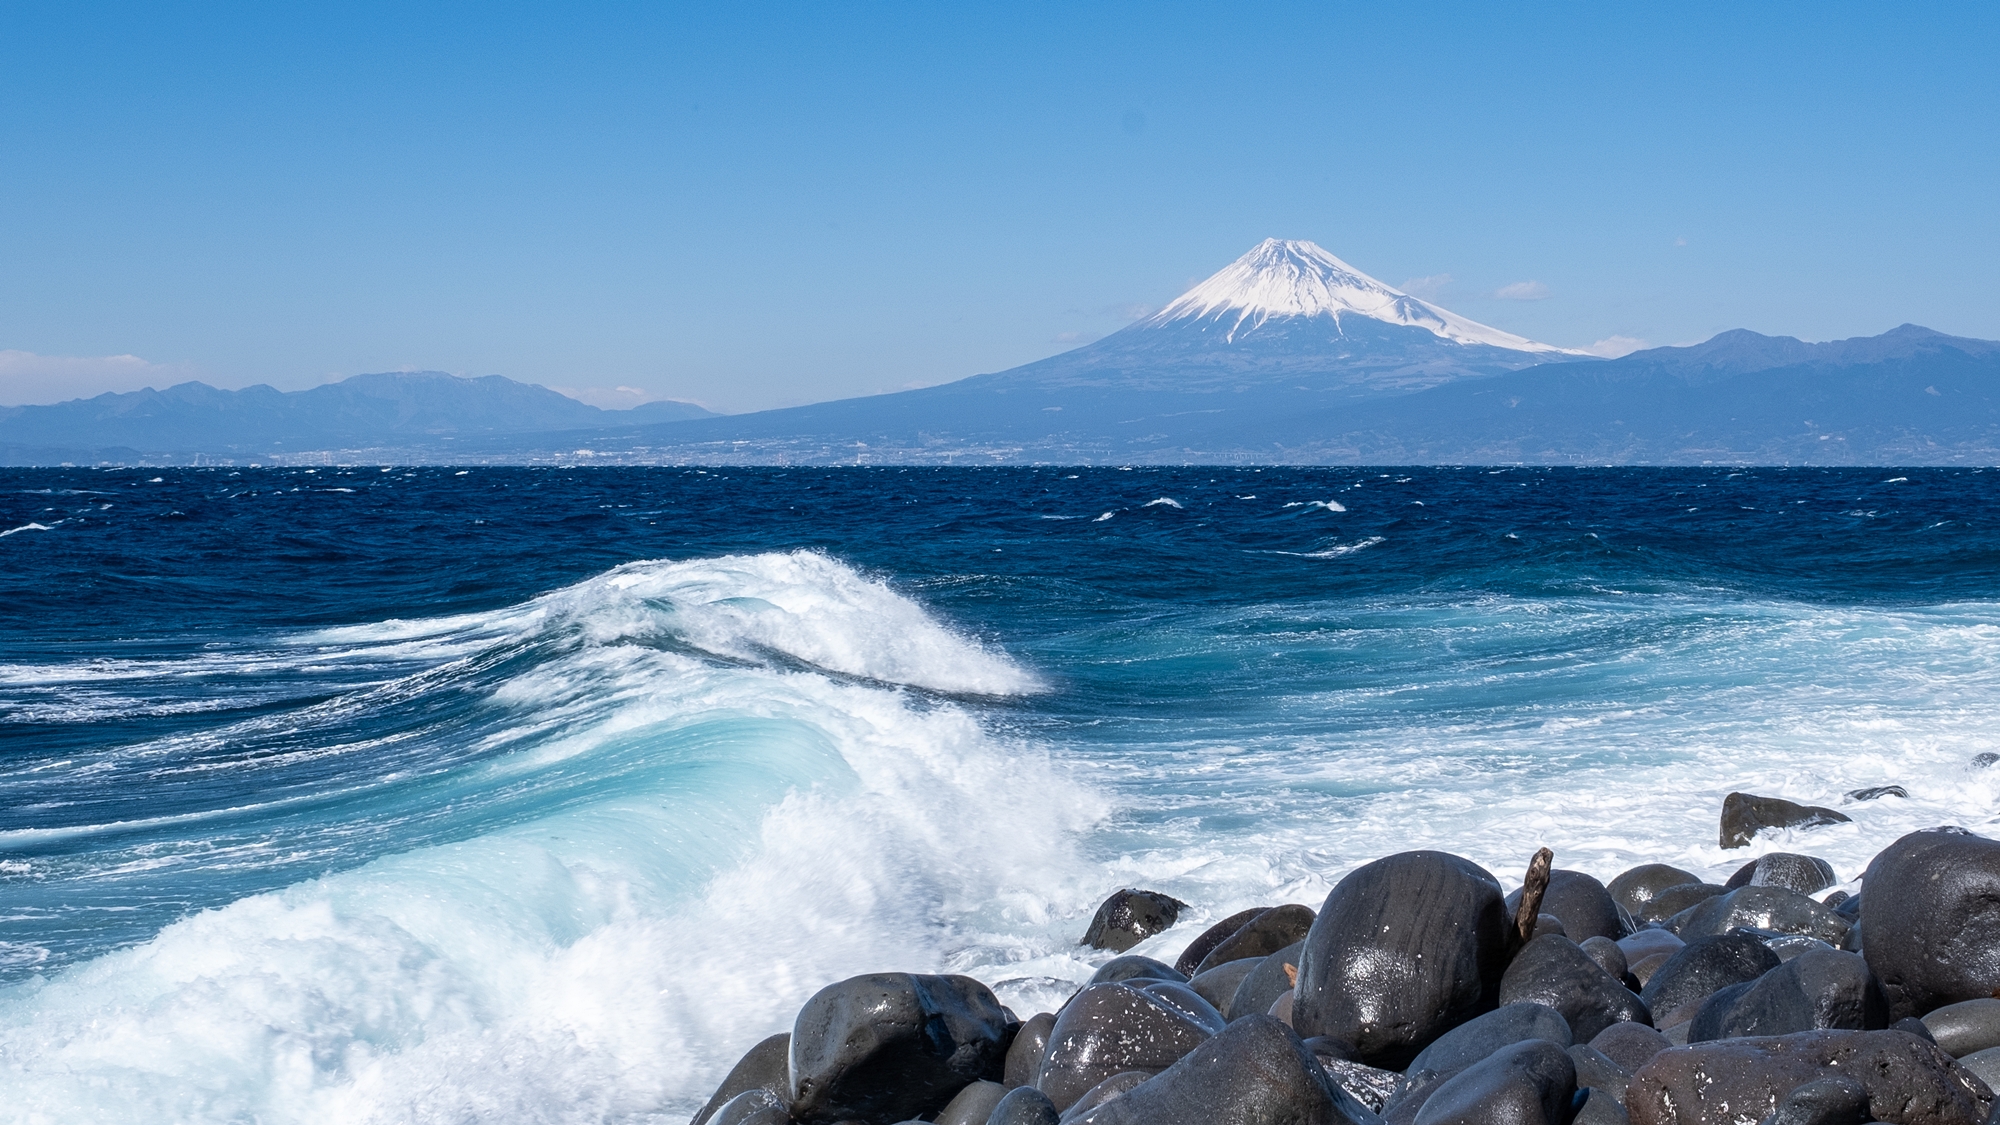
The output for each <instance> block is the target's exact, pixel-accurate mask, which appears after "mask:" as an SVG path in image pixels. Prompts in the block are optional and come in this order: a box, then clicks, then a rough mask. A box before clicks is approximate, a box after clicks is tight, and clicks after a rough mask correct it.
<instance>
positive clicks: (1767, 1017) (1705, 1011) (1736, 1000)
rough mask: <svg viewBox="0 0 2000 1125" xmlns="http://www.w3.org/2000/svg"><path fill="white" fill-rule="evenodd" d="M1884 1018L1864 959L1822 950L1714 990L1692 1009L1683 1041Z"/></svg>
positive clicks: (1874, 1024) (1879, 1022)
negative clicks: (1691, 1023)
mask: <svg viewBox="0 0 2000 1125" xmlns="http://www.w3.org/2000/svg"><path fill="white" fill-rule="evenodd" d="M1738 990H1741V991H1740V992H1739V991H1738ZM1732 993H1734V995H1732ZM1888 1023H1889V1010H1888V1005H1887V1004H1886V1003H1885V1002H1884V1001H1883V999H1882V990H1881V988H1880V987H1879V986H1878V985H1877V984H1876V983H1875V978H1874V976H1873V975H1872V974H1870V973H1869V971H1868V964H1867V962H1865V961H1863V960H1862V959H1861V958H1860V957H1858V956H1856V955H1855V954H1852V953H1839V952H1836V951H1834V950H1823V951H1818V952H1813V953H1805V954H1801V955H1800V956H1798V957H1794V958H1793V959H1791V960H1790V961H1787V962H1785V963H1784V964H1782V965H1780V966H1778V967H1777V968H1775V969H1772V970H1771V971H1770V972H1768V973H1765V974H1764V975H1763V976H1761V977H1758V978H1757V979H1756V980H1754V981H1751V982H1749V983H1747V984H1741V985H1736V986H1732V987H1731V988H1728V989H1723V990H1722V991H1719V992H1717V993H1716V994H1715V995H1714V996H1713V997H1711V998H1710V1001H1709V1002H1708V1003H1705V1004H1703V1005H1702V1008H1701V1011H1700V1012H1699V1013H1697V1014H1696V1016H1695V1019H1694V1025H1693V1026H1692V1027H1691V1028H1689V1030H1688V1042H1689V1043H1698V1042H1703V1041H1706V1040H1710V1039H1729V1038H1736V1037H1740V1036H1746V1035H1792V1034H1795V1033H1797V1032H1801V1031H1817V1030H1822V1029H1829V1028H1842V1029H1846V1030H1850V1031H1861V1030H1878V1029H1880V1028H1883V1027H1885V1026H1887V1025H1888Z"/></svg>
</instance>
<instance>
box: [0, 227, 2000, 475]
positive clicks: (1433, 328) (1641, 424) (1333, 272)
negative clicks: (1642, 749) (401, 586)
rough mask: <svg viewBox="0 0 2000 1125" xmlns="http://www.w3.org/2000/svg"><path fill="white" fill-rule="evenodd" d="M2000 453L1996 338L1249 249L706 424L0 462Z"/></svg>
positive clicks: (156, 449)
mask: <svg viewBox="0 0 2000 1125" xmlns="http://www.w3.org/2000/svg"><path fill="white" fill-rule="evenodd" d="M343 458H345V459H347V460H350V461H361V460H392V461H396V462H399V463H413V462H424V461H431V462H448V463H487V464H505V463H527V464H534V463H552V462H558V463H576V462H584V463H666V464H675V463H707V464H854V463H865V464H1007V463H1057V464H1148V463H1150V464H1184V463H1217V464H1259V463H1263V464H1271V463H1293V464H1317V463H1326V464H1356V463H1359V464H1425V463H1428V464H1481V463H1487V464H1499V463H1506V464H1513V463H1524V462H1525V463H1538V464H1551V463H1552V464H1704V463H1722V464H1796V465H1807V464H1814V465H1840V464H1910V465H1915V464H1974V463H1976V464H2000V343H1996V342H1993V341H1986V340H1973V339H1966V338H1962V337H1955V336H1946V335H1943V334H1941V333H1938V332H1933V331H1931V330H1929V329H1926V328H1919V327H1917V326H1915V325H1904V326H1902V327H1901V328H1897V329H1894V330H1893V331H1890V332H1886V333H1883V334H1882V335H1880V336H1873V337H1865V338H1857V339H1852V340H1840V341H1834V342H1830V343H1821V344H1808V343H1803V342H1801V341H1799V340H1795V339H1792V338H1790V337H1771V336H1762V335H1759V334H1757V333H1755V332H1748V331H1735V332H1725V333H1723V334H1722V335H1720V336H1717V337H1715V338H1714V339H1711V340H1709V341H1707V342H1705V343H1702V344H1696V345H1693V346H1691V347H1679V348H1655V349H1652V350H1649V351H1642V352H1636V353H1633V354H1632V355H1628V356H1625V357H1623V358H1621V359H1612V360H1606V359H1598V358H1596V357H1593V356H1589V355H1585V354H1583V353H1580V352H1575V351H1569V350H1565V349H1562V348H1556V347H1552V346H1550V345H1547V344H1540V343H1536V342H1535V341H1532V340H1528V339H1524V338H1522V337H1520V336H1516V335H1513V334H1511V333H1507V332H1503V331H1501V330H1500V329H1497V328H1492V327H1489V326H1487V325H1483V324H1479V323H1476V322H1474V321H1470V320H1467V319H1465V318H1464V317H1461V316H1458V315H1456V314H1454V313H1451V312H1449V311H1446V310H1444V309H1442V308H1439V307H1437V306H1436V305H1432V304H1430V303H1428V302H1425V301H1422V300H1419V299H1417V298H1415V297H1412V296H1410V295H1409V294H1406V293H1403V292H1400V291H1398V290H1396V289H1394V288H1392V287H1390V286H1387V285H1384V284H1383V283H1381V282H1380V281H1377V280H1375V279H1374V278H1371V277H1369V276H1368V275H1366V274H1364V273H1361V272H1360V271H1359V270H1356V269H1354V268H1353V267H1352V266H1349V265H1348V264H1347V263H1345V262H1342V261H1341V260H1340V259H1339V258H1336V257H1334V256H1333V255H1332V254H1329V253H1327V252H1326V251H1325V250H1323V249H1321V248H1320V247H1318V246H1315V245H1313V244H1312V243H1310V242H1282V241H1278V240H1276V239H1270V240H1266V241H1265V242H1263V243H1261V244H1260V245H1258V246H1257V247H1256V248H1254V249H1252V250H1251V251H1250V253H1248V254H1246V255H1244V256H1243V257H1242V258H1239V259H1238V260H1237V261H1235V262H1233V263H1231V264H1230V265H1229V266H1228V267H1227V268H1225V269H1223V270H1222V271H1221V272H1219V273H1217V274H1216V275H1215V276H1213V277H1211V278H1209V279H1208V280H1206V281H1204V282H1202V283H1201V284H1200V285H1197V286H1195V287H1194V288H1193V289H1191V290H1189V291H1188V292H1187V293H1186V294H1184V295H1183V296H1181V297H1180V298H1179V299H1178V300H1176V301H1174V302H1173V303H1172V304H1170V305H1168V306H1167V307H1166V308H1165V309H1162V310H1161V311H1160V312H1159V313H1157V314H1156V315H1153V316H1151V317H1148V318H1146V319H1144V320H1141V321H1139V322H1137V323H1135V324H1132V325H1130V326H1128V327H1126V328H1124V329H1123V330H1121V331H1118V332H1115V333H1113V334H1112V335H1110V336H1107V337H1105V338H1104V339H1102V340H1099V341H1097V342H1096V343H1093V344H1088V345H1085V346H1083V347H1080V348H1077V349H1075V350H1073V351H1069V352H1065V353H1063V354H1061V355H1057V356H1053V357H1051V358H1049V359H1045V360H1040V361H1038V362H1035V363H1030V364H1026V365H1024V366H1021V367H1016V368H1013V369H1011V370H1008V371H1001V372H997V373H995V374H990V375H975V376H973V377H971V378H968V379H961V380H959V381H957V382H953V383H946V384H943V385H941V386H936V387H928V388H925V389H922V390H915V391H904V392H900V393H896V394H886V395H875V396H870V397H866V398H853V399H842V400H838V401H834V402H824V403H818V404H815V405H811V406H801V407H793V408H790V409H785V410H768V411H762V412H759V413H754V414H742V415H732V416H719V415H712V414H709V413H708V412H706V411H703V410H701V408H699V407H695V406H691V405H688V404H685V403H654V404H650V405H649V406H647V407H641V408H639V409H638V410H632V411H601V410H597V409H596V408H594V407H589V406H585V405H584V404H582V403H579V402H575V401H574V400H571V399H567V398H564V397H563V396H561V395H558V394H556V393H555V392H553V391H548V390H545V389H543V388H540V387H533V386H528V385H526V384H521V383H515V382H512V381H511V380H506V379H501V378H498V377H488V378H486V379H476V380H468V379H455V378H453V377H451V376H446V375H437V374H425V375H368V376H356V377H355V378H353V379H349V380H347V381H346V382H344V383H337V384H332V385H330V386H326V387H319V388H316V389H314V390H312V391H304V392H297V393H295V394H289V395H283V394H280V393H279V392H277V391H273V390H271V389H270V388H268V387H259V388H251V389H250V390H246V391H237V392H228V391H216V390H214V389H213V388H209V387H204V386H202V385H201V384H183V385H182V386H180V387H174V388H170V389H169V390H167V391H164V392H154V391H143V392H139V393H137V394H135V395H100V396H99V397H97V398H94V399H87V400H79V401H77V402H70V403H63V404H61V405H58V406H50V407H18V408H14V409H12V410H0V461H5V462H6V463H10V464H28V463H40V464H47V463H51V462H53V461H70V462H75V463H93V462H98V461H130V462H136V463H147V464H153V463H174V462H187V461H195V460H217V461H223V460H227V461H239V462H240V461H253V460H262V461H265V462H266V463H270V462H275V461H293V460H315V459H316V460H333V461H340V460H342V459H343Z"/></svg>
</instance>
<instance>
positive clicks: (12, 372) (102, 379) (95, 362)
mask: <svg viewBox="0 0 2000 1125" xmlns="http://www.w3.org/2000/svg"><path fill="white" fill-rule="evenodd" d="M194 377H195V376H194V370H193V369H192V368H191V367H189V366H187V365H186V364H176V363H153V362H151V361H149V360H144V359H141V358H139V357H138V356H136V355H36V354H35V353H34V352H24V351H13V350H6V351H0V406H39V405H47V404H49V403H52V402H67V401H69V400H70V399H73V398H95V397H96V396H98V395H101V394H104V393H105V392H107V391H114V392H123V391H137V390H143V389H145V388H146V387H154V388H160V387H170V386H172V385H174V384H175V383H185V382H187V381H188V380H189V379H192V378H194Z"/></svg>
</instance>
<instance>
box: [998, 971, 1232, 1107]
mask: <svg viewBox="0 0 2000 1125" xmlns="http://www.w3.org/2000/svg"><path fill="white" fill-rule="evenodd" d="M1216 1030H1217V1027H1215V1026H1213V1025H1208V1024H1204V1023H1202V1022H1200V1021H1198V1020H1196V1019H1194V1018H1193V1017H1191V1016H1189V1015H1188V1014H1187V1013H1185V1012H1182V1011H1180V1010H1179V1009H1177V1008H1175V1007H1172V1006H1170V1005H1168V1004H1166V1003H1164V1002H1162V1001H1160V1000H1159V999H1157V998H1155V997H1153V996H1149V995H1147V994H1146V993H1145V992H1143V991H1142V990H1140V989H1138V988H1135V987H1133V986H1132V985H1130V984H1094V985H1090V986H1089V987H1087V988H1085V989H1084V990H1083V991H1081V992H1079V993H1077V994H1076V995H1075V996H1074V997H1072V998H1071V999H1070V1002H1069V1003H1068V1004H1067V1005H1066V1006H1065V1007H1064V1008H1063V1010H1062V1012H1061V1014H1059V1015H1058V1016H1057V1017H1056V1023H1055V1027H1054V1028H1052V1029H1051V1030H1050V1032H1049V1045H1048V1050H1047V1052H1046V1053H1045V1054H1044V1056H1043V1058H1042V1066H1041V1070H1040V1071H1038V1072H1037V1073H1036V1076H1035V1086H1036V1087H1037V1088H1039V1089H1040V1090H1041V1091H1042V1093H1044V1094H1047V1095H1048V1096H1049V1100H1050V1101H1051V1102H1054V1103H1055V1106H1056V1108H1057V1109H1058V1110H1066V1109H1068V1108H1069V1107H1070V1106H1072V1105H1074V1104H1076V1100H1077V1099H1078V1098H1080V1097H1082V1096H1083V1095H1084V1093H1085V1092H1087V1091H1088V1090H1089V1089H1090V1088H1091V1087H1092V1086H1095V1085H1097V1084H1098V1083H1099V1082H1102V1081H1104V1080H1105V1079H1107V1078H1109V1077H1111V1076H1112V1075H1114V1074H1119V1073H1122V1072H1124V1071H1128V1070H1148V1071H1159V1070H1164V1069H1166V1068H1167V1067H1169V1066H1171V1065H1173V1063H1174V1062H1175V1061H1176V1060H1178V1059H1179V1058H1180V1057H1181V1056H1182V1055H1185V1054H1187V1053H1188V1052H1189V1051H1192V1050H1194V1049H1195V1048H1196V1047H1198V1046H1200V1045H1201V1044H1202V1043H1203V1042H1205V1041H1207V1039H1208V1038H1209V1037H1210V1036H1211V1035H1213V1034H1214V1033H1215V1032H1216Z"/></svg>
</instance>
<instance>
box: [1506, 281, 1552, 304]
mask: <svg viewBox="0 0 2000 1125" xmlns="http://www.w3.org/2000/svg"><path fill="white" fill-rule="evenodd" d="M1493 295H1494V296H1495V297H1498V298H1500V299H1501V300H1503V301H1546V300H1548V299H1549V287H1548V286H1546V285H1543V284H1542V283H1541V282H1539V281H1516V282H1513V283H1512V284H1508V285H1502V286H1501V287H1500V288H1498V289H1495V290H1494V291H1493Z"/></svg>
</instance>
